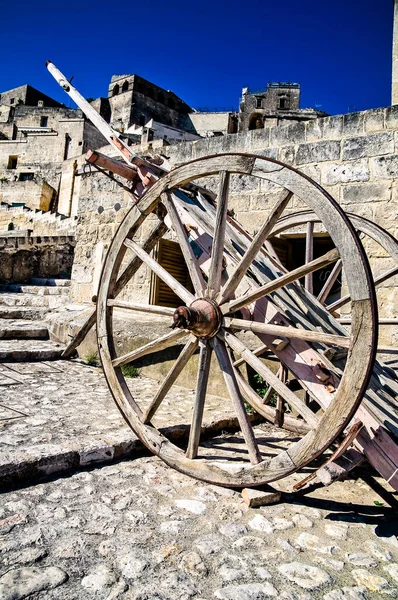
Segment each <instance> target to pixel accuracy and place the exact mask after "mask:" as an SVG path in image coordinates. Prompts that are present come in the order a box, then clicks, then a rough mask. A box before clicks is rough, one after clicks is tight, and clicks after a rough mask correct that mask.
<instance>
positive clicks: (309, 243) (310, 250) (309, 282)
mask: <svg viewBox="0 0 398 600" xmlns="http://www.w3.org/2000/svg"><path fill="white" fill-rule="evenodd" d="M313 259H314V223H313V222H312V221H308V223H307V235H306V236H305V264H306V265H308V263H310V262H311V261H312V260H313ZM304 287H305V289H306V290H308V291H309V292H310V294H312V293H313V291H314V286H313V277H312V271H311V273H307V274H306V276H305V281H304Z"/></svg>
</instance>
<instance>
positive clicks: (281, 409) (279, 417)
mask: <svg viewBox="0 0 398 600" xmlns="http://www.w3.org/2000/svg"><path fill="white" fill-rule="evenodd" d="M279 373H280V375H279V379H280V380H281V381H282V383H284V384H286V382H287V369H286V367H285V366H284V365H281V368H280V370H279ZM284 420H285V401H284V400H283V398H282V396H281V395H280V394H278V395H277V397H276V411H275V425H276V426H277V427H283V423H284Z"/></svg>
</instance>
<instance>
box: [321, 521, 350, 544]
mask: <svg viewBox="0 0 398 600" xmlns="http://www.w3.org/2000/svg"><path fill="white" fill-rule="evenodd" d="M325 533H327V535H330V537H332V538H337V539H339V540H346V539H347V535H348V525H346V524H345V523H326V525H325Z"/></svg>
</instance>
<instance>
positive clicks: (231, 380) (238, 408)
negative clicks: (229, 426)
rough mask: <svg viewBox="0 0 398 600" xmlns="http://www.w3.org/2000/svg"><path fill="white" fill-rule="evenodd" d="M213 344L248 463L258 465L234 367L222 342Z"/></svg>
mask: <svg viewBox="0 0 398 600" xmlns="http://www.w3.org/2000/svg"><path fill="white" fill-rule="evenodd" d="M211 343H212V344H214V350H215V353H216V356H217V359H218V363H219V365H220V369H221V371H222V374H223V376H224V380H225V383H226V386H227V389H228V392H229V395H230V398H231V400H232V403H233V405H234V409H235V412H236V416H237V417H238V421H239V425H240V428H241V431H242V435H243V437H244V439H245V442H246V445H247V450H248V453H249V458H250V462H251V463H252V464H258V463H260V462H261V461H262V457H261V453H260V450H259V448H258V445H257V442H256V438H255V436H254V432H253V428H252V426H251V423H250V419H249V415H248V414H247V412H246V409H245V405H244V403H243V400H242V396H241V393H240V391H239V386H238V382H237V380H236V376H235V371H234V367H233V365H232V361H231V357H230V355H229V352H228V350H227V348H226V346H225V343H224V342H223V341H222V340H219V339H217V338H213V339H212V342H211Z"/></svg>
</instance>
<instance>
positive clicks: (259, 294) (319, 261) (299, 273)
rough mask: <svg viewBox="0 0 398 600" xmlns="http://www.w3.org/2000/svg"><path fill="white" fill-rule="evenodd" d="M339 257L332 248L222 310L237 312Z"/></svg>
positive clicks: (233, 301) (222, 307)
mask: <svg viewBox="0 0 398 600" xmlns="http://www.w3.org/2000/svg"><path fill="white" fill-rule="evenodd" d="M338 258H339V253H338V251H337V250H336V249H334V250H331V251H330V252H327V253H326V254H324V255H323V256H320V257H319V258H316V259H315V260H313V261H312V262H310V263H308V264H307V265H302V266H301V267H298V268H297V269H294V270H293V271H290V272H289V273H286V275H282V276H281V277H278V278H277V279H275V280H273V281H270V282H269V283H266V284H265V285H262V286H261V287H259V288H257V289H255V290H253V291H252V292H250V293H249V294H247V295H246V296H242V297H241V298H237V299H236V300H232V302H229V303H228V304H224V305H222V306H221V311H222V312H223V314H227V313H231V312H236V311H238V310H240V309H241V308H243V307H244V306H247V305H248V304H252V303H253V302H255V301H256V300H259V298H263V297H264V296H267V295H268V294H271V293H272V292H275V291H276V290H279V289H280V288H282V287H284V286H285V285H288V284H289V283H293V281H297V280H298V279H300V278H301V277H304V276H305V275H306V274H307V273H312V272H313V271H317V270H318V269H322V268H323V267H326V265H329V264H331V263H333V262H335V261H336V260H338Z"/></svg>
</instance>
